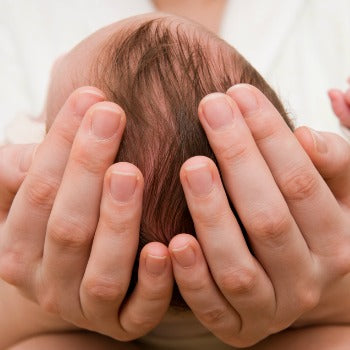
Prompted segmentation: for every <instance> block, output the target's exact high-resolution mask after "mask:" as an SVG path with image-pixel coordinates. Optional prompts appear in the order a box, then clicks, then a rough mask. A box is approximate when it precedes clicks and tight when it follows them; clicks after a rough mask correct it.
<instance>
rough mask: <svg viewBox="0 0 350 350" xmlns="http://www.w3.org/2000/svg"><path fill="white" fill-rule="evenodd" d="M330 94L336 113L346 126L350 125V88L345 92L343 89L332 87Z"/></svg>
mask: <svg viewBox="0 0 350 350" xmlns="http://www.w3.org/2000/svg"><path fill="white" fill-rule="evenodd" d="M328 96H329V98H330V100H331V104H332V108H333V111H334V113H335V115H336V116H337V117H338V118H339V120H340V122H341V123H342V124H343V125H344V126H346V127H350V102H349V101H350V90H348V92H347V94H344V93H343V92H342V91H341V90H337V89H332V90H329V91H328Z"/></svg>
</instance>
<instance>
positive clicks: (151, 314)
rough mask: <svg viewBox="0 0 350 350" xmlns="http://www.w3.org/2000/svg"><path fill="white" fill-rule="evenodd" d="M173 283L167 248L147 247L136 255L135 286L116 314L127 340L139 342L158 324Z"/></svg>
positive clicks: (166, 307)
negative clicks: (136, 271) (137, 266)
mask: <svg viewBox="0 0 350 350" xmlns="http://www.w3.org/2000/svg"><path fill="white" fill-rule="evenodd" d="M173 281H174V278H173V273H172V267H171V260H170V256H169V252H168V248H167V247H166V246H165V245H164V244H161V243H158V242H152V243H149V244H147V245H146V246H145V247H144V248H143V249H142V251H141V255H140V264H139V271H138V281H137V285H136V287H135V290H134V292H133V293H132V294H131V296H130V299H128V300H127V302H126V304H125V305H124V306H123V308H122V309H121V312H120V324H121V327H122V329H123V330H124V331H125V332H126V333H127V334H129V337H130V336H132V339H135V338H139V337H141V336H143V335H145V334H146V333H148V332H149V331H151V330H152V329H153V328H154V327H155V326H157V325H158V324H159V323H160V321H161V320H162V319H163V317H164V315H165V313H166V311H167V309H168V308H169V303H170V300H171V296H172V291H173Z"/></svg>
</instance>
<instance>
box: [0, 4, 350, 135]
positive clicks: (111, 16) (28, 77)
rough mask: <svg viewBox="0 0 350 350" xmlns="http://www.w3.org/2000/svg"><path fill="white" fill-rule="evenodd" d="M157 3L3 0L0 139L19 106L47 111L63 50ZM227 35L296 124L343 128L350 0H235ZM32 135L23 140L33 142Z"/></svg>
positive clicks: (227, 19) (229, 12)
mask: <svg viewBox="0 0 350 350" xmlns="http://www.w3.org/2000/svg"><path fill="white" fill-rule="evenodd" d="M152 10H153V6H152V3H151V2H150V1H148V0H128V1H121V0H120V1H118V0H100V1H98V0H75V1H74V0H61V1H55V2H53V1H46V0H30V1H28V0H16V1H11V0H2V1H1V3H0V77H1V85H0V142H1V140H3V138H4V136H5V135H4V128H5V125H8V124H9V122H10V121H11V120H13V119H14V118H17V117H18V113H20V115H22V114H23V113H25V114H30V115H32V116H36V115H38V114H39V113H40V110H41V108H42V103H43V100H44V97H45V90H46V86H47V82H48V77H49V72H50V68H51V66H52V63H53V61H54V60H55V59H56V58H57V57H58V56H59V55H61V54H62V53H64V52H65V51H67V50H69V49H70V48H71V47H72V46H73V45H75V44H76V43H78V42H79V41H80V40H81V39H82V38H84V37H85V36H87V35H89V34H90V33H92V32H93V31H95V30H96V29H98V28H100V27H101V26H104V25H107V24H109V23H111V22H113V21H117V20H120V19H122V18H125V17H128V16H132V15H136V14H140V13H144V12H150V11H152ZM221 34H222V37H223V38H224V39H225V40H227V41H228V42H229V43H231V44H232V45H234V46H235V47H236V48H237V49H238V50H239V51H240V52H241V53H242V54H243V55H244V56H245V57H246V58H247V59H248V60H249V61H250V62H251V63H252V64H253V65H254V66H255V67H256V68H257V69H258V70H259V71H260V72H261V73H262V75H263V76H264V77H265V78H266V79H267V80H268V81H269V82H270V83H271V85H272V86H273V87H274V88H275V90H276V91H277V92H278V93H279V95H280V96H281V97H282V101H283V102H284V104H285V105H286V106H287V109H288V110H289V111H290V114H291V115H292V116H293V117H294V118H295V119H296V124H297V125H301V124H306V125H309V126H311V127H313V128H315V129H319V130H328V131H333V132H337V133H341V128H340V126H339V123H338V120H337V119H336V118H335V117H334V116H333V113H332V111H331V108H330V103H329V101H328V97H327V89H328V88H330V87H340V88H345V87H346V85H345V79H346V77H347V76H348V75H350V40H349V38H350V1H349V0H284V1H280V0H264V1H260V0H228V6H227V8H226V15H225V18H224V21H223V25H222V33H221ZM12 129H13V127H12ZM21 129H23V127H22V128H21ZM37 133H38V131H35V132H34V134H35V135H37ZM14 134H15V132H14V131H12V132H11V140H13V136H14ZM31 134H32V133H31V131H30V130H28V131H27V132H26V133H24V134H23V133H21V135H20V140H18V141H21V142H32V140H33V139H34V137H33V136H32V135H31Z"/></svg>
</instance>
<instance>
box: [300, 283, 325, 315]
mask: <svg viewBox="0 0 350 350" xmlns="http://www.w3.org/2000/svg"><path fill="white" fill-rule="evenodd" d="M296 299H297V301H298V304H299V308H300V309H301V310H302V311H303V312H305V311H310V310H312V309H313V308H315V307H316V306H317V305H318V303H319V301H320V292H319V290H318V289H317V288H315V287H314V286H310V285H309V286H305V287H304V288H300V289H299V290H297V292H296Z"/></svg>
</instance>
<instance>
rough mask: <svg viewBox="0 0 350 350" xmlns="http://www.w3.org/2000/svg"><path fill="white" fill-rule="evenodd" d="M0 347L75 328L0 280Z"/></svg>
mask: <svg viewBox="0 0 350 350" xmlns="http://www.w3.org/2000/svg"><path fill="white" fill-rule="evenodd" d="M0 309H1V314H0V329H1V334H2V336H1V337H0V349H3V348H7V347H9V346H11V345H13V344H15V343H17V342H19V341H21V340H24V339H27V338H29V337H32V336H36V335H40V334H44V333H47V332H60V331H66V330H76V329H77V328H76V327H75V326H74V325H71V324H69V323H67V322H65V321H63V320H61V319H59V317H57V316H55V315H51V314H49V313H47V312H45V311H43V310H42V309H41V308H40V306H38V305H37V304H35V303H34V302H32V301H30V300H27V299H26V298H25V297H24V296H22V295H21V294H20V293H19V291H18V290H17V289H16V288H15V287H13V286H11V285H9V284H7V283H5V282H4V281H2V280H0Z"/></svg>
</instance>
